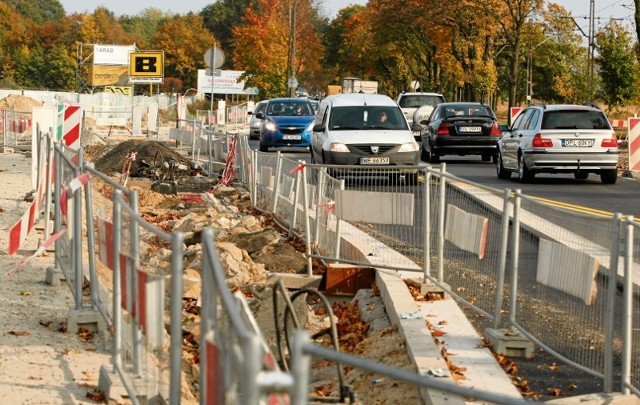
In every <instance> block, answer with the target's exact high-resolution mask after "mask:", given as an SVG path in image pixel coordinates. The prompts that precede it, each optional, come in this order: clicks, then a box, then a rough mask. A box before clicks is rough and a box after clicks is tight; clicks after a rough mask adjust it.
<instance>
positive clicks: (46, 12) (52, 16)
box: [3, 0, 64, 25]
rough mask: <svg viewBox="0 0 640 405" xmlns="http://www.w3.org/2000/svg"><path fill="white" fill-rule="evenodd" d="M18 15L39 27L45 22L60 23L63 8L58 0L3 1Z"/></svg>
mask: <svg viewBox="0 0 640 405" xmlns="http://www.w3.org/2000/svg"><path fill="white" fill-rule="evenodd" d="M3 3H6V4H8V5H10V6H11V7H13V8H14V9H15V10H16V11H17V12H18V13H20V15H22V16H23V17H25V18H27V19H29V20H31V21H33V22H35V23H36V24H38V25H40V24H43V23H45V22H47V21H60V19H61V18H62V17H64V8H63V7H62V4H60V2H59V1H58V0H39V1H33V0H4V1H3Z"/></svg>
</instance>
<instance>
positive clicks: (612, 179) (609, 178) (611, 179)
mask: <svg viewBox="0 0 640 405" xmlns="http://www.w3.org/2000/svg"><path fill="white" fill-rule="evenodd" d="M617 180H618V171H617V170H615V169H614V170H603V171H601V172H600V181H602V184H616V181H617Z"/></svg>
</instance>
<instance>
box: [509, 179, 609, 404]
mask: <svg viewBox="0 0 640 405" xmlns="http://www.w3.org/2000/svg"><path fill="white" fill-rule="evenodd" d="M513 217H514V220H513V238H514V239H513V244H512V262H511V287H510V288H511V293H510V296H511V298H510V309H509V320H510V324H511V325H513V326H514V327H515V328H517V329H518V330H519V331H520V332H522V333H523V334H524V335H525V336H527V337H528V338H529V339H531V340H533V341H534V342H535V343H536V344H537V345H538V346H540V347H542V348H544V349H545V350H546V351H547V352H549V353H552V354H554V355H555V356H556V357H558V358H560V359H561V360H563V361H564V362H565V363H567V364H571V365H572V366H574V367H576V368H578V369H581V370H583V371H585V372H588V373H591V374H593V375H595V376H598V377H601V378H603V379H604V387H605V391H607V392H610V391H611V389H612V388H613V387H612V383H613V370H612V368H613V356H614V351H615V352H616V353H617V356H621V355H622V350H621V346H620V338H621V335H620V334H619V333H620V330H618V331H617V332H616V333H615V334H614V324H613V320H614V314H615V308H616V307H615V305H616V300H618V298H617V297H616V278H617V275H616V273H617V269H618V252H619V246H618V244H619V238H620V234H619V228H620V225H619V222H620V218H619V215H618V216H616V217H615V218H613V219H611V218H604V217H597V216H593V215H581V214H578V213H574V212H571V211H568V210H563V209H559V208H555V207H552V206H550V205H548V204H544V203H540V202H538V201H536V200H534V199H531V198H529V197H525V196H523V195H522V194H521V193H520V192H516V196H515V201H514V215H513ZM568 224H571V226H567V225H568ZM563 225H564V226H563ZM565 226H566V227H565ZM598 242H602V244H600V243H598ZM611 252H614V253H615V254H613V255H612V254H611ZM621 264H622V263H621ZM618 308H621V307H620V306H618ZM531 314H535V316H531ZM614 345H615V346H618V348H617V349H616V348H615V347H614ZM617 363H618V364H620V359H618V361H617Z"/></svg>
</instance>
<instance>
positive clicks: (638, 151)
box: [627, 118, 640, 170]
mask: <svg viewBox="0 0 640 405" xmlns="http://www.w3.org/2000/svg"><path fill="white" fill-rule="evenodd" d="M627 139H628V141H629V170H640V118H629V136H628V138H627Z"/></svg>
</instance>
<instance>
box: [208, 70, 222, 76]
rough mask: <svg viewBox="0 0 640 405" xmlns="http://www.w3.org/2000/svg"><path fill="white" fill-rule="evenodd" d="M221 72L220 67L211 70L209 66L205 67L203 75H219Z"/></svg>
mask: <svg viewBox="0 0 640 405" xmlns="http://www.w3.org/2000/svg"><path fill="white" fill-rule="evenodd" d="M221 73H222V70H220V69H214V70H212V69H211V68H209V69H205V71H204V74H205V76H215V77H220V75H221Z"/></svg>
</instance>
